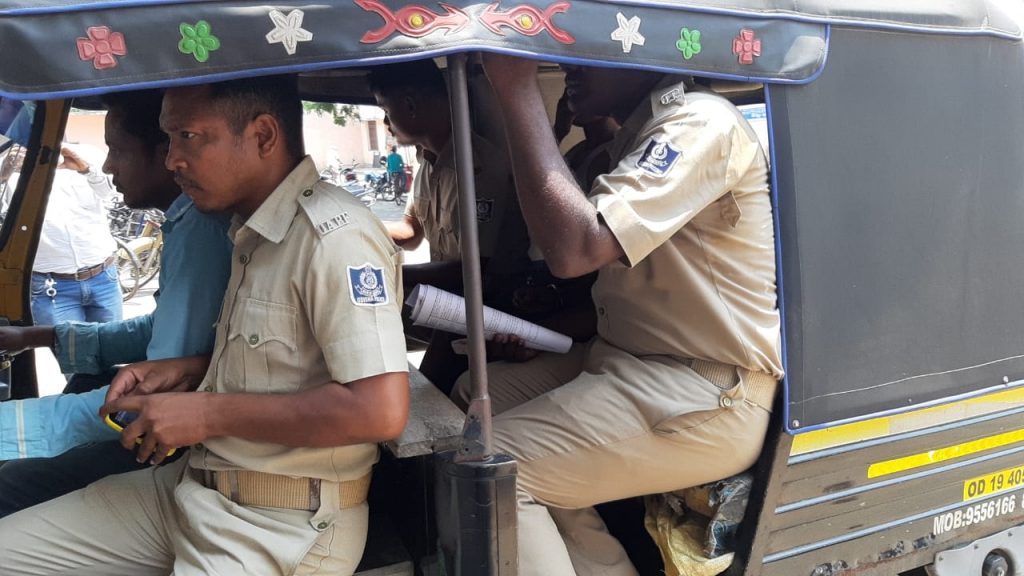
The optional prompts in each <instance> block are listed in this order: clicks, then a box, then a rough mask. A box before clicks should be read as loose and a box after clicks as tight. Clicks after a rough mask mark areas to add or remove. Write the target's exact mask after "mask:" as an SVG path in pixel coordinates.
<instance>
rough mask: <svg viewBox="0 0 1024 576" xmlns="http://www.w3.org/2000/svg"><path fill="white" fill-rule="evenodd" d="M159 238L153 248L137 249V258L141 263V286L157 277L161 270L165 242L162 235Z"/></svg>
mask: <svg viewBox="0 0 1024 576" xmlns="http://www.w3.org/2000/svg"><path fill="white" fill-rule="evenodd" d="M157 238H158V240H157V242H156V243H154V244H153V247H152V248H144V249H141V250H140V249H136V250H135V259H136V261H137V262H138V263H139V281H138V287H139V288H142V287H143V286H145V285H146V284H148V283H149V281H150V280H152V279H153V278H156V275H157V274H158V273H159V272H160V256H161V255H162V254H163V250H164V243H163V237H162V236H158V237H157Z"/></svg>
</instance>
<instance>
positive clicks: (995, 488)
mask: <svg viewBox="0 0 1024 576" xmlns="http://www.w3.org/2000/svg"><path fill="white" fill-rule="evenodd" d="M1020 486H1024V466H1017V467H1016V468H1007V469H1006V470H1000V471H999V472H994V473H992V474H986V475H984V476H978V477H976V478H971V479H970V480H967V481H965V482H964V502H966V501H968V500H974V499H976V498H981V497H983V496H988V495H989V494H995V493H996V492H1002V491H1003V490H1010V489H1012V488H1018V487H1020Z"/></svg>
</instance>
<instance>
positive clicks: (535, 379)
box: [452, 344, 588, 414]
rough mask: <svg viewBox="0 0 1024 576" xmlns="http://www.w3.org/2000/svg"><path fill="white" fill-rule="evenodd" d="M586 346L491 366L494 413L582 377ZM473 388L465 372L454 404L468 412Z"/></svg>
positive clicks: (454, 390) (455, 390)
mask: <svg viewBox="0 0 1024 576" xmlns="http://www.w3.org/2000/svg"><path fill="white" fill-rule="evenodd" d="M587 346H588V345H587V344H573V346H572V348H571V349H569V351H568V352H567V353H565V354H556V353H554V352H541V353H540V354H539V355H538V356H537V357H536V358H533V359H532V360H529V361H527V362H491V363H490V364H488V365H487V384H488V386H487V391H488V394H489V395H490V397H491V412H492V413H494V414H501V413H502V412H504V411H506V410H509V409H511V408H514V407H516V406H519V405H520V404H522V403H524V402H527V401H529V400H531V399H533V398H536V397H537V396H540V395H541V394H544V393H545V392H547V391H549V390H554V389H555V388H558V387H559V386H561V385H562V384H565V383H566V382H568V381H570V380H572V379H573V378H575V377H576V375H577V374H579V373H580V369H581V368H582V366H583V356H584V354H585V352H586V349H587ZM472 392H473V390H472V387H471V383H470V380H469V372H465V373H463V374H462V376H459V379H458V380H457V381H456V382H455V387H454V388H452V401H454V402H455V403H456V404H458V405H459V406H460V407H461V408H463V409H465V408H466V407H467V406H469V400H470V396H472Z"/></svg>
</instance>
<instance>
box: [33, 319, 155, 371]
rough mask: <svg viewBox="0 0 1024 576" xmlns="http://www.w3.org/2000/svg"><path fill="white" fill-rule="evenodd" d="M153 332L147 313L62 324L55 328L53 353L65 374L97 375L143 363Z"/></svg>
mask: <svg viewBox="0 0 1024 576" xmlns="http://www.w3.org/2000/svg"><path fill="white" fill-rule="evenodd" d="M152 331H153V317H152V315H150V314H147V315H144V316H137V317H135V318H130V319H128V320H122V321H120V322H105V323H95V322H62V323H60V324H58V325H56V326H54V332H55V335H56V338H55V340H56V342H55V345H54V347H53V354H54V356H55V357H56V358H57V363H58V364H59V365H60V369H61V372H63V373H64V374H100V373H102V372H103V371H104V370H106V369H108V368H110V367H111V366H114V365H115V364H126V363H129V362H138V361H140V360H145V359H146V346H147V344H148V343H149V341H150V336H151V334H152Z"/></svg>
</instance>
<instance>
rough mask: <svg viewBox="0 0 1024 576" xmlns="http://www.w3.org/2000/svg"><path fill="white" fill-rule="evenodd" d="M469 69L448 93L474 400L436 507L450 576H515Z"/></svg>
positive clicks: (462, 62) (462, 67)
mask: <svg viewBox="0 0 1024 576" xmlns="http://www.w3.org/2000/svg"><path fill="white" fill-rule="evenodd" d="M466 61H467V56H466V55H465V54H455V55H452V56H449V57H448V73H449V76H448V77H449V90H448V93H449V95H450V98H451V106H452V130H453V137H454V145H455V173H456V176H457V178H458V182H459V216H460V217H461V219H462V223H461V224H462V227H461V233H462V237H461V244H462V280H463V286H464V288H465V297H466V328H467V334H468V337H469V352H470V354H469V372H470V378H471V380H472V384H473V397H472V400H471V401H470V404H469V410H468V411H467V413H466V424H465V426H464V427H463V429H462V446H461V447H460V448H459V450H458V451H457V452H454V453H453V452H445V453H442V454H437V455H436V456H435V458H434V467H435V468H434V469H435V483H434V504H435V511H436V514H437V533H438V540H439V542H440V546H441V551H442V553H443V557H444V565H445V568H446V572H447V573H448V574H450V575H452V576H516V574H518V573H519V558H518V539H517V533H516V530H517V522H516V521H517V518H516V462H515V460H513V459H512V458H511V457H509V456H508V455H505V454H494V453H493V444H492V437H491V399H490V397H489V396H488V395H487V357H486V352H485V349H484V318H483V290H482V282H481V281H480V246H479V240H478V239H477V231H476V228H477V225H476V190H475V189H474V180H473V151H472V135H471V132H470V126H469V93H468V90H467V86H466V81H467V80H466V79H467V75H466Z"/></svg>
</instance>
